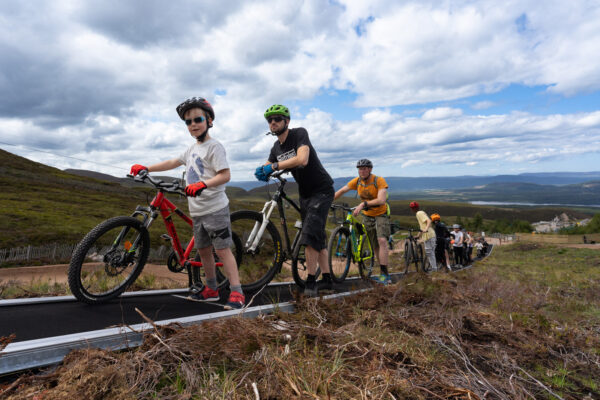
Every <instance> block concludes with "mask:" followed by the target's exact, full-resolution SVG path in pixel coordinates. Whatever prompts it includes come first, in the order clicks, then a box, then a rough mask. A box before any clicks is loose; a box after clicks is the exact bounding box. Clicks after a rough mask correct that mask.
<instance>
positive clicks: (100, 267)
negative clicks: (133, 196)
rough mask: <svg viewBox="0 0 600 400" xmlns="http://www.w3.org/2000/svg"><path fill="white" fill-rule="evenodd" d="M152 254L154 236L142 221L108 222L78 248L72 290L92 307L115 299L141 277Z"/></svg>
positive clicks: (72, 269)
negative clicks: (151, 243) (151, 247)
mask: <svg viewBox="0 0 600 400" xmlns="http://www.w3.org/2000/svg"><path fill="white" fill-rule="evenodd" d="M149 251H150V235H149V234H148V230H147V229H146V227H144V225H143V224H142V222H141V221H140V220H138V219H136V218H133V217H115V218H111V219H108V220H106V221H104V222H102V223H100V224H99V225H98V226H96V227H95V228H94V229H92V230H91V231H90V232H89V233H88V234H87V235H85V237H84V238H83V239H82V240H81V242H79V244H78V245H77V246H76V247H75V250H74V251H73V256H72V258H71V263H70V265H69V288H70V289H71V292H72V293H73V295H74V296H75V297H76V298H77V299H78V300H80V301H82V302H84V303H88V304H98V303H103V302H106V301H108V300H111V299H114V298H115V297H117V296H119V295H120V294H121V293H123V292H124V291H125V290H126V289H127V288H128V287H129V286H130V285H131V284H132V283H133V282H134V281H135V280H136V279H137V277H138V276H139V275H140V273H141V272H142V269H143V268H144V265H145V264H146V260H147V259H148V253H149Z"/></svg>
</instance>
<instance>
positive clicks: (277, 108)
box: [265, 104, 290, 119]
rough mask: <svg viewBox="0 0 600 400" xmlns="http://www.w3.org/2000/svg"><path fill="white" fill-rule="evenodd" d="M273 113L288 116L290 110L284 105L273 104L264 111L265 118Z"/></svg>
mask: <svg viewBox="0 0 600 400" xmlns="http://www.w3.org/2000/svg"><path fill="white" fill-rule="evenodd" d="M273 115H283V116H284V117H286V118H289V117H290V110H289V109H288V108H287V107H286V106H284V105H281V104H273V105H272V106H271V107H269V108H267V111H265V119H267V118H269V117H270V116H273Z"/></svg>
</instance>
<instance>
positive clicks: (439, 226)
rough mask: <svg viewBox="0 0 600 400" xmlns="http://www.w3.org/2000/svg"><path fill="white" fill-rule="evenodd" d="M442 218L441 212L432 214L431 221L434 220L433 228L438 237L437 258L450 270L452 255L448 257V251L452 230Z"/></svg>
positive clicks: (436, 245) (438, 261) (436, 244)
mask: <svg viewBox="0 0 600 400" xmlns="http://www.w3.org/2000/svg"><path fill="white" fill-rule="evenodd" d="M441 219H442V217H441V216H440V214H437V213H434V214H431V221H433V230H434V231H435V237H436V243H435V260H436V262H437V263H438V264H439V265H441V266H445V268H446V270H448V271H450V257H448V252H447V248H448V242H449V240H450V231H449V230H448V227H447V226H446V224H444V223H443V222H442V221H441Z"/></svg>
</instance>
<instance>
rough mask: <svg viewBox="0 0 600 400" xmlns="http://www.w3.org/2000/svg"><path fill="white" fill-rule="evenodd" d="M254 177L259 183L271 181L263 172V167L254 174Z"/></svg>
mask: <svg viewBox="0 0 600 400" xmlns="http://www.w3.org/2000/svg"><path fill="white" fill-rule="evenodd" d="M254 176H255V177H256V179H258V180H259V181H263V182H267V181H268V180H269V178H267V176H266V175H265V174H264V172H263V167H262V165H261V166H260V167H258V168H256V171H255V172H254Z"/></svg>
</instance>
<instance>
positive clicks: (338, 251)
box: [327, 226, 352, 283]
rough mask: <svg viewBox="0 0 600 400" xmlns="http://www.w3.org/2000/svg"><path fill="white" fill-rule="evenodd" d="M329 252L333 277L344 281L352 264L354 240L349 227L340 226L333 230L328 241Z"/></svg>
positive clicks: (337, 281)
mask: <svg viewBox="0 0 600 400" xmlns="http://www.w3.org/2000/svg"><path fill="white" fill-rule="evenodd" d="M327 253H328V258H329V270H330V271H331V279H332V280H333V281H334V282H336V283H342V282H343V281H344V279H346V276H348V272H349V271H350V265H351V264H352V240H351V239H350V231H349V230H348V228H346V227H345V226H338V227H337V228H335V229H334V230H333V233H332V234H331V236H329V243H327Z"/></svg>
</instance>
